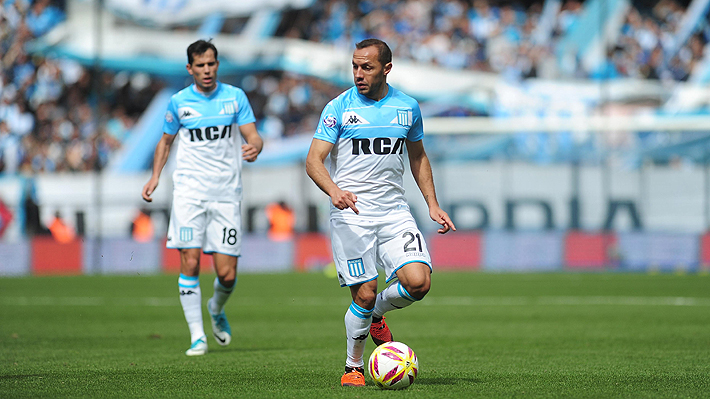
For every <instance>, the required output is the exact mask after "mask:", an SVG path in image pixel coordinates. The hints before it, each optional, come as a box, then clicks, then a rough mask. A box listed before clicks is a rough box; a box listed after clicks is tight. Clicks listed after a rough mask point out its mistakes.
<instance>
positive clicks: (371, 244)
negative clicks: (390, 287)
mask: <svg viewBox="0 0 710 399" xmlns="http://www.w3.org/2000/svg"><path fill="white" fill-rule="evenodd" d="M330 242H331V245H332V248H333V261H334V262H335V268H336V270H337V272H338V280H339V282H340V286H341V287H344V286H346V285H347V286H352V285H356V284H362V283H364V282H367V281H371V280H376V279H377V263H376V262H377V261H376V252H377V237H376V235H375V229H374V228H369V227H363V226H359V225H356V224H351V223H347V222H346V221H344V220H342V219H331V221H330Z"/></svg>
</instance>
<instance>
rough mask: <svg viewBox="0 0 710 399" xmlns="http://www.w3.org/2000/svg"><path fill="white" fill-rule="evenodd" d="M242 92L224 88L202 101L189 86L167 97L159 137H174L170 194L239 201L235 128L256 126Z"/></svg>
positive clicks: (239, 143) (238, 138) (239, 154)
mask: <svg viewBox="0 0 710 399" xmlns="http://www.w3.org/2000/svg"><path fill="white" fill-rule="evenodd" d="M255 121H256V119H255V118H254V112H253V111H252V109H251V105H249V100H248V99H247V96H246V94H245V93H244V91H243V90H242V89H240V88H238V87H234V86H231V85H228V84H224V83H219V82H218V83H217V87H216V88H215V90H214V91H213V92H212V93H211V94H210V95H209V96H206V95H204V94H202V93H200V92H198V91H197V90H196V89H195V85H194V84H193V85H190V86H189V87H186V88H184V89H182V90H181V91H179V92H177V93H176V94H174V95H173V96H172V97H171V98H170V103H169V104H168V111H167V112H166V113H165V122H164V123H163V132H165V133H167V134H178V135H179V144H178V149H177V156H176V162H177V167H176V168H175V172H174V173H173V185H174V194H175V195H178V196H183V197H188V198H195V199H200V200H208V199H209V200H215V201H220V200H225V201H234V200H236V201H240V200H241V198H242V181H241V170H242V138H241V134H240V132H239V128H238V127H237V126H242V125H246V124H247V123H252V122H255Z"/></svg>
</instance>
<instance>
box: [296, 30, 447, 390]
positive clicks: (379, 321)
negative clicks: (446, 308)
mask: <svg viewBox="0 0 710 399" xmlns="http://www.w3.org/2000/svg"><path fill="white" fill-rule="evenodd" d="M352 67H353V78H354V82H355V87H352V88H350V89H349V90H346V91H345V92H343V93H342V94H340V95H339V96H338V97H336V98H335V99H333V100H332V101H330V102H329V103H328V104H327V105H326V107H325V108H324V110H323V113H322V115H321V119H320V122H319V123H318V127H317V129H316V132H315V135H314V136H313V141H312V143H311V147H310V150H309V152H308V157H307V159H306V171H307V173H308V175H309V176H310V177H311V179H313V181H314V182H315V183H316V185H317V186H318V187H319V188H320V189H321V190H323V192H325V193H326V194H328V196H330V199H331V202H332V206H331V210H330V234H331V243H332V247H333V258H334V261H335V265H336V268H337V272H338V279H339V282H340V285H341V286H343V287H344V286H347V287H349V288H350V294H351V296H352V303H351V304H350V307H349V308H348V310H347V312H346V313H345V330H346V334H347V358H346V362H345V374H344V375H343V376H342V378H341V385H343V386H364V385H365V377H364V361H363V352H364V350H365V340H366V339H367V336H368V334H369V335H371V336H372V340H373V341H374V342H375V344H377V345H380V344H382V343H385V342H389V341H392V340H393V339H392V333H391V332H390V330H389V327H388V326H387V324H386V323H385V317H384V315H385V313H386V312H388V311H390V310H393V309H401V308H404V307H406V306H409V305H411V304H412V303H414V302H416V301H419V300H421V299H422V298H424V296H425V295H426V294H427V292H428V291H429V287H430V284H431V280H430V274H431V271H432V267H431V258H430V256H429V251H428V250H427V247H426V243H425V242H424V236H423V235H422V233H421V232H420V231H419V229H418V227H417V225H416V223H415V221H414V218H413V217H412V214H411V212H410V210H409V206H408V205H407V202H406V199H405V197H404V188H403V183H402V181H403V175H404V169H405V168H404V147H405V146H406V149H407V155H408V157H409V163H410V167H411V171H412V175H413V176H414V179H415V181H416V182H417V185H418V186H419V189H420V191H421V193H422V195H423V196H424V199H425V200H426V203H427V206H428V207H429V216H430V217H431V219H432V220H434V221H435V222H437V223H439V224H441V226H442V227H441V228H440V229H439V230H438V232H439V233H441V234H444V233H446V232H448V231H449V230H456V227H455V226H454V223H453V222H452V221H451V219H450V218H449V215H448V214H447V213H446V212H444V211H443V210H442V209H441V207H440V206H439V203H438V201H437V199H436V192H435V190H434V180H433V177H432V172H431V165H430V163H429V158H428V157H427V155H426V152H425V151H424V145H423V143H422V138H423V135H424V132H423V128H422V117H421V111H420V110H419V104H418V103H417V101H416V100H414V99H413V98H411V97H409V96H407V95H406V94H404V93H402V92H401V91H399V90H397V89H395V88H394V87H392V86H390V85H389V84H387V75H388V74H389V73H390V71H391V70H392V52H391V50H390V48H389V46H387V44H386V43H385V42H383V41H381V40H378V39H367V40H364V41H362V42H360V43H358V44H357V45H356V49H355V51H354V52H353V58H352ZM329 155H330V171H328V169H327V168H326V166H325V160H326V158H327V157H328V156H329ZM378 264H379V265H380V266H382V267H383V269H384V271H385V277H386V281H387V282H388V283H391V284H389V286H388V287H387V288H385V289H384V290H382V291H381V292H380V293H379V294H378V293H377V277H378V270H377V265H378Z"/></svg>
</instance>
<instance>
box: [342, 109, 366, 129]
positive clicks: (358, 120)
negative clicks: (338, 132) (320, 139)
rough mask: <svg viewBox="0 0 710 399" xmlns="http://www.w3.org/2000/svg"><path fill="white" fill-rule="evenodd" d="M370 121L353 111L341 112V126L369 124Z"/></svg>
mask: <svg viewBox="0 0 710 399" xmlns="http://www.w3.org/2000/svg"><path fill="white" fill-rule="evenodd" d="M369 124H370V122H368V121H367V119H365V118H363V117H362V116H360V115H358V114H357V113H355V112H353V111H346V112H343V126H351V125H369Z"/></svg>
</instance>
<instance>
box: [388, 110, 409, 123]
mask: <svg viewBox="0 0 710 399" xmlns="http://www.w3.org/2000/svg"><path fill="white" fill-rule="evenodd" d="M390 123H396V124H398V125H400V126H405V127H410V126H412V110H411V109H398V110H397V117H395V118H394V119H392V121H391V122H390Z"/></svg>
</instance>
